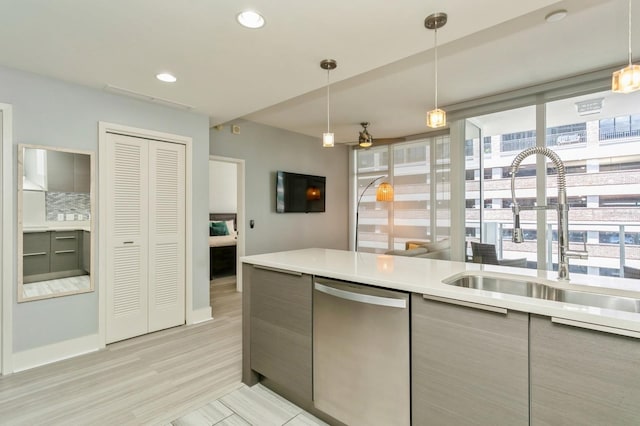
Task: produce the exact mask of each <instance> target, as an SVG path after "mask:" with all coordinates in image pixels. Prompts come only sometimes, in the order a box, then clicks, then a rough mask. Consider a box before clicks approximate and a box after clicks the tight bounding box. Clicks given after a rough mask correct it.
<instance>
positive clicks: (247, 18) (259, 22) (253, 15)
mask: <svg viewBox="0 0 640 426" xmlns="http://www.w3.org/2000/svg"><path fill="white" fill-rule="evenodd" d="M237 19H238V22H239V23H240V25H242V26H243V27H246V28H262V27H263V26H264V18H263V17H262V15H260V14H259V13H258V12H255V11H253V10H245V11H244V12H240V13H238V16H237Z"/></svg>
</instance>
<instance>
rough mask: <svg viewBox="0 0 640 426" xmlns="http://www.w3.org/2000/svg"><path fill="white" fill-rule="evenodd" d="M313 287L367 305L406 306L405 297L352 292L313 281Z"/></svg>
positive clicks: (403, 307)
mask: <svg viewBox="0 0 640 426" xmlns="http://www.w3.org/2000/svg"><path fill="white" fill-rule="evenodd" d="M314 288H315V289H316V290H318V291H320V292H322V293H325V294H328V295H330V296H334V297H339V298H340V299H346V300H351V301H353V302H359V303H366V304H369V305H378V306H388V307H391V308H402V309H405V308H406V307H407V300H406V299H394V298H392V297H380V296H372V295H370V294H362V293H353V292H351V291H345V290H340V289H338V288H333V287H329V286H327V285H324V284H320V283H314Z"/></svg>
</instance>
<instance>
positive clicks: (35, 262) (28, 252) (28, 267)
mask: <svg viewBox="0 0 640 426" xmlns="http://www.w3.org/2000/svg"><path fill="white" fill-rule="evenodd" d="M22 238H23V239H22V244H23V249H22V271H23V276H24V277H28V276H30V275H38V274H46V273H47V272H49V262H50V252H51V241H50V238H49V232H29V233H24V234H23V236H22ZM27 281H28V279H27Z"/></svg>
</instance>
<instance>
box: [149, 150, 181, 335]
mask: <svg viewBox="0 0 640 426" xmlns="http://www.w3.org/2000/svg"><path fill="white" fill-rule="evenodd" d="M149 176H150V178H151V179H150V187H149V331H156V330H162V329H164V328H168V327H173V326H176V325H180V324H184V319H185V307H184V298H185V147H184V145H178V144H173V143H166V142H157V141H150V143H149Z"/></svg>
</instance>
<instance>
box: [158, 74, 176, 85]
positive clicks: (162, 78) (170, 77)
mask: <svg viewBox="0 0 640 426" xmlns="http://www.w3.org/2000/svg"><path fill="white" fill-rule="evenodd" d="M156 78H157V79H158V80H160V81H164V82H165V83H175V82H176V81H178V79H177V78H176V77H175V76H174V75H173V74H169V73H168V72H161V73H160V74H156Z"/></svg>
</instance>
